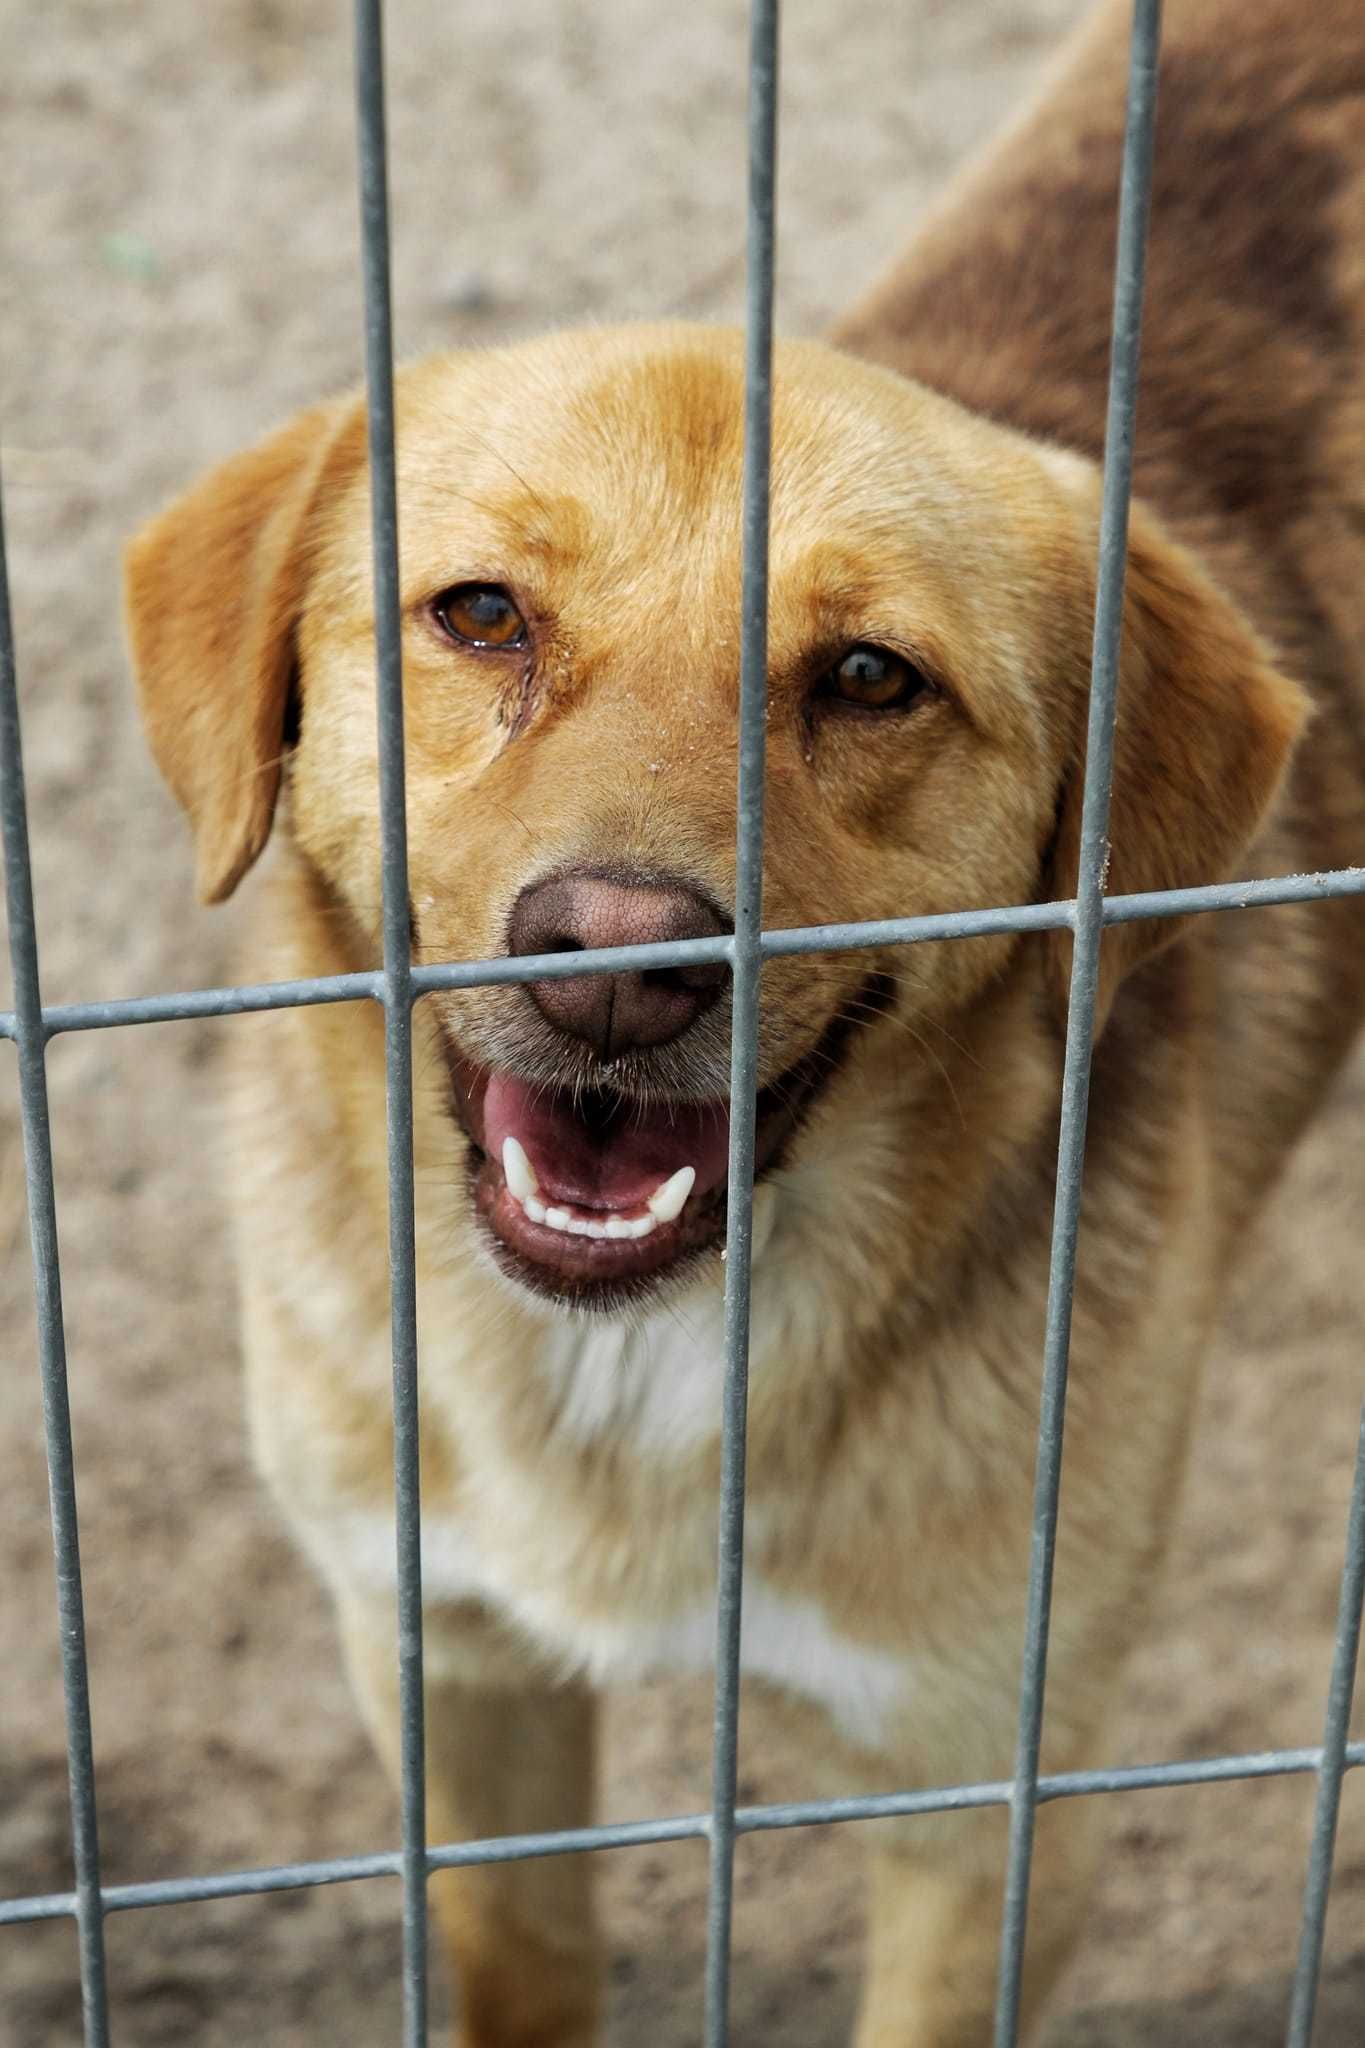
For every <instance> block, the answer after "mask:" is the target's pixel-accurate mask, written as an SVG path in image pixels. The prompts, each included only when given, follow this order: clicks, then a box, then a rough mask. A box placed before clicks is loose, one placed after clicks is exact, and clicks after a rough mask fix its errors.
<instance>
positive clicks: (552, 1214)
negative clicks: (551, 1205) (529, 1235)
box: [545, 1209, 569, 1230]
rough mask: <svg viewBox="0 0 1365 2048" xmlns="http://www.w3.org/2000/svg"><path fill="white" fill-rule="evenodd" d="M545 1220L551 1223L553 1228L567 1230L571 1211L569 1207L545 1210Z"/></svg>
mask: <svg viewBox="0 0 1365 2048" xmlns="http://www.w3.org/2000/svg"><path fill="white" fill-rule="evenodd" d="M545 1221H546V1222H547V1223H548V1224H549V1226H550V1228H551V1230H567V1229H568V1227H569V1212H568V1210H567V1209H547V1210H546V1211H545Z"/></svg>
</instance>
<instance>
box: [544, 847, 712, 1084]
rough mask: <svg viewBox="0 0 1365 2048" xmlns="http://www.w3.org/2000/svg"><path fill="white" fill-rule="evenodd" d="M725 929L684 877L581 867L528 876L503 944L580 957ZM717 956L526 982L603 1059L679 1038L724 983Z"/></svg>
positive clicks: (556, 1021) (559, 1022)
mask: <svg viewBox="0 0 1365 2048" xmlns="http://www.w3.org/2000/svg"><path fill="white" fill-rule="evenodd" d="M727 929H728V927H727V925H726V924H725V923H724V922H723V920H722V919H721V918H720V916H719V915H718V914H717V912H716V911H715V910H714V909H713V908H712V906H711V905H710V904H709V903H708V902H707V901H706V899H705V897H703V896H699V895H698V894H697V892H696V891H695V890H694V889H691V888H689V887H688V886H687V885H686V883H683V882H675V881H671V880H669V879H667V878H660V879H658V880H648V881H645V880H642V881H620V880H617V879H615V878H613V877H611V876H608V875H601V874H593V873H592V872H591V871H589V870H585V869H580V870H577V871H575V872H572V873H569V874H566V875H556V876H554V877H552V879H551V880H549V881H547V882H533V883H531V884H530V885H529V886H528V887H527V888H525V889H523V890H522V892H521V894H520V896H519V897H518V898H517V900H516V903H515V904H514V905H513V909H512V917H511V922H510V924H509V926H508V933H507V950H508V952H509V953H511V954H513V955H514V956H515V957H516V958H518V959H524V958H525V957H526V956H527V955H529V954H532V953H583V952H588V951H590V950H593V949H595V948H596V947H598V946H648V945H653V944H655V943H656V942H660V941H664V940H669V939H709V938H718V937H719V936H720V935H721V934H722V933H723V932H725V931H726V930H727ZM727 973H728V969H727V968H726V966H725V964H724V962H723V961H716V962H715V963H714V964H713V965H699V966H696V967H649V968H646V969H645V970H644V972H643V973H638V974H587V975H583V976H581V977H578V978H576V979H574V980H571V981H532V982H528V983H527V984H526V993H527V994H528V995H529V996H530V997H531V999H532V1001H533V1002H534V1003H535V1005H536V1007H537V1009H539V1010H540V1012H541V1014H542V1015H543V1016H544V1017H546V1018H548V1019H549V1021H550V1023H551V1024H553V1025H555V1026H556V1028H557V1029H558V1030H560V1031H563V1032H566V1033H567V1034H568V1035H569V1037H571V1038H581V1039H583V1040H585V1041H586V1043H587V1044H589V1045H590V1046H591V1047H592V1048H593V1051H594V1052H595V1053H596V1054H597V1056H598V1058H599V1059H603V1060H611V1059H615V1058H617V1057H618V1055H619V1054H621V1053H623V1052H629V1051H630V1050H631V1048H632V1047H633V1046H646V1045H666V1044H667V1043H668V1041H669V1040H670V1039H672V1038H680V1037H681V1036H682V1034H683V1032H684V1031H686V1030H687V1029H688V1027H689V1025H692V1024H694V1023H695V1022H696V1020H697V1018H698V1017H700V1016H701V1014H702V1012H703V1011H704V1010H709V1009H710V1007H711V1005H712V1004H713V1003H714V1002H715V1001H716V999H717V997H718V996H719V994H720V991H721V989H722V987H723V986H724V983H725V979H726V975H727Z"/></svg>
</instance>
